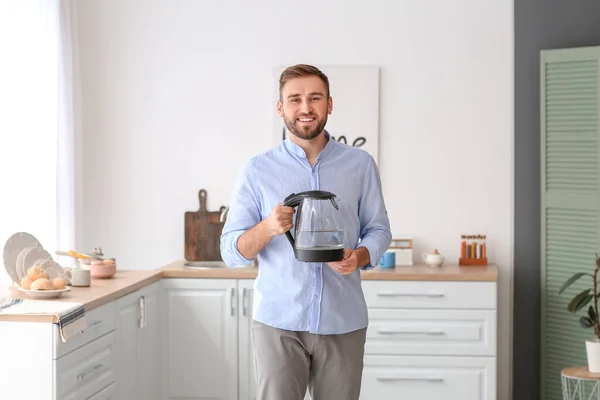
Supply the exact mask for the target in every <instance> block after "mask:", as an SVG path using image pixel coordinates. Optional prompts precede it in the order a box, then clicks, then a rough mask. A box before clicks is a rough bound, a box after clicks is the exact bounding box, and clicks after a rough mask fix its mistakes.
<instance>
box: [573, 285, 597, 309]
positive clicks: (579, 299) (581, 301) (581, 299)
mask: <svg viewBox="0 0 600 400" xmlns="http://www.w3.org/2000/svg"><path fill="white" fill-rule="evenodd" d="M591 290H592V289H585V290H584V291H583V292H581V293H579V294H578V295H577V296H575V297H573V300H571V301H570V302H569V305H568V306H567V309H568V310H569V311H570V312H572V313H576V312H578V311H579V310H581V309H582V308H583V307H585V306H587V305H588V303H589V302H590V301H591V300H592V299H593V298H594V296H592V295H591V294H590V291H591Z"/></svg>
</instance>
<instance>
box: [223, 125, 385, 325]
mask: <svg viewBox="0 0 600 400" xmlns="http://www.w3.org/2000/svg"><path fill="white" fill-rule="evenodd" d="M325 134H326V136H327V137H328V138H330V136H329V134H328V133H327V132H325ZM307 190H326V191H329V192H332V193H334V194H335V195H336V196H337V198H338V205H339V212H340V213H341V218H340V221H343V224H344V226H343V228H344V242H345V243H344V247H349V248H351V249H355V248H356V247H357V246H364V247H366V248H367V250H369V255H370V259H371V263H370V264H369V265H367V266H365V267H363V269H369V268H372V267H373V266H374V265H377V263H378V261H379V258H380V257H381V255H382V254H383V253H384V252H385V251H386V250H387V248H388V247H389V245H390V243H391V240H392V235H391V232H390V223H389V219H388V216H387V211H386V207H385V203H384V199H383V195H382V189H381V181H380V177H379V171H378V169H377V166H376V164H375V162H374V160H373V157H372V156H371V155H370V154H369V153H367V152H366V151H364V150H362V149H359V148H355V147H351V146H348V145H346V144H343V143H339V142H336V141H334V140H331V139H330V140H329V141H328V143H327V145H326V146H325V148H324V149H323V150H322V151H321V153H320V154H319V156H318V157H317V161H316V163H315V164H314V166H312V167H311V166H310V164H309V163H308V160H307V158H306V154H305V153H304V150H302V148H301V147H300V146H298V145H296V144H295V143H294V142H292V141H291V140H290V139H289V138H287V139H285V140H283V141H282V142H281V143H280V144H278V145H277V146H275V147H274V148H272V149H270V150H268V151H266V152H264V153H262V154H259V155H257V156H255V157H253V158H251V159H250V160H249V161H248V162H247V163H246V164H245V165H244V167H243V168H242V171H241V172H240V174H239V175H238V178H237V179H236V183H235V186H234V190H233V194H232V199H231V202H230V205H229V212H228V216H227V221H226V222H225V226H224V227H223V233H222V235H221V256H222V258H223V261H225V263H226V264H227V265H229V266H235V265H247V264H249V263H250V262H251V261H252V260H248V259H246V258H244V257H243V256H242V255H241V254H240V252H239V251H238V249H237V240H238V238H239V237H240V236H241V235H242V233H244V231H246V230H248V229H249V228H252V227H253V226H254V225H256V224H257V223H259V222H260V221H262V220H264V219H265V218H267V217H268V216H269V214H270V213H271V211H272V210H273V208H274V207H275V206H276V205H277V203H279V202H283V201H284V199H285V198H286V197H287V196H288V195H290V194H292V193H299V192H303V191H307ZM295 217H296V214H294V218H295ZM292 233H293V230H292ZM359 242H360V243H359ZM258 258H259V267H258V276H257V278H256V280H255V283H254V306H253V318H254V319H255V320H256V321H259V322H262V323H264V324H266V325H270V326H273V327H276V328H280V329H286V330H293V331H305V332H311V333H319V334H340V333H346V332H352V331H355V330H357V329H361V328H364V327H366V326H367V323H368V316H367V306H366V303H365V298H364V295H363V292H362V287H361V279H360V269H357V270H356V271H354V272H353V273H352V274H350V275H342V274H340V273H338V272H336V271H335V270H334V269H332V268H331V267H330V266H329V265H327V263H305V262H301V261H298V260H296V258H295V257H294V252H293V249H292V246H291V244H290V243H289V241H288V240H287V238H286V237H285V235H278V236H276V237H274V238H273V239H272V240H271V242H269V244H268V245H267V246H266V247H265V248H264V249H263V250H262V251H261V252H260V253H259V256H258Z"/></svg>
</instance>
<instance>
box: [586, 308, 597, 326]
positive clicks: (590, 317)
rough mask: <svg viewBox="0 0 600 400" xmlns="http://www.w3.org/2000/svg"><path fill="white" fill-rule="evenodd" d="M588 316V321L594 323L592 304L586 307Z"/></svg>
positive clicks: (594, 314) (594, 316)
mask: <svg viewBox="0 0 600 400" xmlns="http://www.w3.org/2000/svg"><path fill="white" fill-rule="evenodd" d="M588 318H589V319H590V321H592V323H594V324H595V323H596V312H595V311H594V307H593V306H590V308H588Z"/></svg>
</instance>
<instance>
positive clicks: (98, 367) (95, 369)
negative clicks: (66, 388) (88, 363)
mask: <svg viewBox="0 0 600 400" xmlns="http://www.w3.org/2000/svg"><path fill="white" fill-rule="evenodd" d="M103 367H104V365H102V364H97V365H94V367H93V368H92V369H91V370H89V371H88V372H84V373H83V374H81V375H77V380H78V381H82V380H84V379H85V378H87V377H88V376H90V375H92V374H93V373H94V372H97V371H98V370H99V369H101V368H103Z"/></svg>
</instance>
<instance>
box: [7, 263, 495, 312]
mask: <svg viewBox="0 0 600 400" xmlns="http://www.w3.org/2000/svg"><path fill="white" fill-rule="evenodd" d="M184 264H185V261H176V262H173V263H171V264H168V265H166V266H164V267H162V268H159V269H156V270H120V271H117V273H116V274H115V276H113V277H112V278H110V279H93V280H92V285H91V286H90V287H72V288H71V291H69V292H67V293H65V294H63V296H61V297H60V298H59V299H55V300H52V301H58V302H76V303H80V304H82V305H83V307H84V308H85V309H86V311H89V310H91V309H94V308H96V307H99V306H101V305H103V304H106V303H108V302H110V301H113V300H116V299H118V298H120V297H122V296H125V295H127V294H129V293H132V292H134V291H136V290H138V289H140V288H143V287H145V286H147V285H149V284H151V283H154V282H157V281H159V280H161V279H169V278H203V279H207V278H208V279H210V278H213V279H254V278H256V276H257V275H258V268H256V267H235V268H186V267H184ZM361 278H362V280H365V281H366V280H381V281H481V282H486V281H491V282H495V281H497V279H498V268H497V266H496V265H488V266H485V267H478V266H477V267H476V266H473V267H471V266H469V267H462V266H458V265H445V266H442V267H437V268H436V267H430V266H426V265H415V266H412V267H396V268H390V269H380V268H378V267H377V268H374V269H372V270H370V271H362V272H361ZM10 290H11V294H12V297H13V298H15V299H17V298H18V299H27V298H28V297H27V296H26V295H25V294H24V293H21V292H19V291H18V290H17V289H16V288H14V287H11V288H10ZM0 321H20V322H48V323H57V322H58V321H57V319H56V317H55V316H54V315H0Z"/></svg>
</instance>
